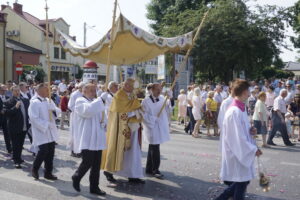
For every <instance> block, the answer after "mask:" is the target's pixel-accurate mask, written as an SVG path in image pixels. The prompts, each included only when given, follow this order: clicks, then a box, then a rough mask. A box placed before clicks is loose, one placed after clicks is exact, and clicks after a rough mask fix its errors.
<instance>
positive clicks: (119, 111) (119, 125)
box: [102, 78, 145, 184]
mask: <svg viewBox="0 0 300 200" xmlns="http://www.w3.org/2000/svg"><path fill="white" fill-rule="evenodd" d="M134 83H135V81H134V80H133V79H131V78H129V79H127V80H126V81H125V83H124V86H123V87H122V88H121V89H120V90H119V91H118V92H117V93H116V94H115V95H114V98H113V100H112V104H111V106H110V111H109V115H108V125H107V151H105V152H104V154H103V155H104V156H103V157H104V158H103V161H102V169H103V170H105V171H108V172H113V173H115V174H116V175H119V176H123V177H128V179H129V182H131V183H139V184H144V183H145V181H144V180H142V179H141V178H143V177H144V173H143V167H142V151H141V145H140V141H139V138H140V122H141V115H140V112H139V109H140V108H141V104H140V102H139V100H138V99H137V97H136V95H135V94H134V93H133V90H134Z"/></svg>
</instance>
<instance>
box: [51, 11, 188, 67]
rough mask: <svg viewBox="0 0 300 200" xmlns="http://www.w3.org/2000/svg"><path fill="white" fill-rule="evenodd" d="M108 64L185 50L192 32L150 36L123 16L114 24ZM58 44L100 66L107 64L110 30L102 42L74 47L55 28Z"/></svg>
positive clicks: (130, 61)
mask: <svg viewBox="0 0 300 200" xmlns="http://www.w3.org/2000/svg"><path fill="white" fill-rule="evenodd" d="M114 28H115V29H114V35H113V37H112V38H113V41H112V49H111V52H110V63H111V64H112V65H129V64H136V63H139V62H143V61H147V60H150V59H153V58H155V57H156V56H158V55H161V54H164V53H166V52H174V53H176V52H180V51H186V50H188V49H189V47H191V46H192V43H193V32H189V33H186V34H184V35H180V36H177V37H173V38H164V37H159V36H156V35H153V34H151V33H148V32H146V31H144V30H143V29H141V28H139V27H137V26H135V25H134V24H133V23H131V22H130V21H129V20H128V19H126V18H125V17H124V16H123V15H120V16H119V18H118V19H117V21H116V23H115V24H114ZM56 31H57V36H58V39H59V43H60V44H61V46H62V47H63V48H64V50H65V51H68V52H70V53H71V54H72V55H74V56H82V57H84V58H87V59H90V60H93V61H95V62H99V63H104V64H105V63H107V59H108V56H107V54H108V50H109V48H108V47H109V43H110V39H111V35H110V31H108V33H107V34H106V36H104V37H103V38H102V39H101V40H99V41H98V42H96V43H95V44H93V45H91V46H89V47H83V46H81V45H79V44H77V43H76V42H75V41H74V40H73V39H72V38H71V37H70V36H68V35H67V34H64V33H63V32H62V31H60V30H58V29H56Z"/></svg>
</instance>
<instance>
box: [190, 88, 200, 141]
mask: <svg viewBox="0 0 300 200" xmlns="http://www.w3.org/2000/svg"><path fill="white" fill-rule="evenodd" d="M200 93H201V90H200V88H196V89H195V90H194V96H193V99H192V102H193V110H192V112H193V116H194V119H195V121H196V125H195V127H194V131H193V133H192V135H193V137H198V132H199V127H200V124H201V110H202V102H201V97H200Z"/></svg>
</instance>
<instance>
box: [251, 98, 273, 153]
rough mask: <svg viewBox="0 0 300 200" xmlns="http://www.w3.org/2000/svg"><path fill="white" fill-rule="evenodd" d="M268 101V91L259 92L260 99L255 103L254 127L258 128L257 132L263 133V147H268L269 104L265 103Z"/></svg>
mask: <svg viewBox="0 0 300 200" xmlns="http://www.w3.org/2000/svg"><path fill="white" fill-rule="evenodd" d="M265 101H266V93H265V92H260V93H259V94H258V100H257V102H256V104H255V109H254V114H253V118H252V119H253V123H254V127H255V128H256V130H257V134H261V135H262V141H263V145H262V147H265V148H268V147H269V145H267V140H266V138H267V132H268V131H267V120H268V115H267V113H268V110H267V106H266V105H265Z"/></svg>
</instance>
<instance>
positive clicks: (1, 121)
mask: <svg viewBox="0 0 300 200" xmlns="http://www.w3.org/2000/svg"><path fill="white" fill-rule="evenodd" d="M5 89H6V87H5V85H1V84H0V127H1V128H2V132H3V136H4V142H5V145H6V150H7V153H8V154H11V153H12V147H11V138H10V134H9V132H8V129H7V117H6V115H5V113H4V111H5V110H4V104H5V102H7V101H8V100H9V97H8V96H5Z"/></svg>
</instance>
